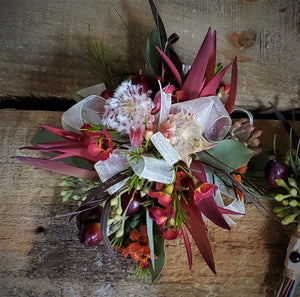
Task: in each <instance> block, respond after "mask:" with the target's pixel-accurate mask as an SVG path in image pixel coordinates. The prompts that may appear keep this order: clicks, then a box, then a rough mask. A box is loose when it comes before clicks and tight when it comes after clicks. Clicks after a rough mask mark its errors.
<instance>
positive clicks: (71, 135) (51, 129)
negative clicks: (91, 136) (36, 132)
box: [40, 124, 80, 140]
mask: <svg viewBox="0 0 300 297" xmlns="http://www.w3.org/2000/svg"><path fill="white" fill-rule="evenodd" d="M40 127H41V128H44V129H46V130H48V131H49V132H51V133H53V134H55V135H57V136H60V137H62V138H65V139H69V140H71V139H73V140H77V139H78V138H79V137H80V134H79V133H76V132H71V131H68V130H63V129H58V128H55V127H52V126H48V125H43V124H40Z"/></svg>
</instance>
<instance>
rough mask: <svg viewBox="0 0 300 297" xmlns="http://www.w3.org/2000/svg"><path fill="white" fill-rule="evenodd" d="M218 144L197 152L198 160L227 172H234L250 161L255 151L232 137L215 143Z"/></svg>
mask: <svg viewBox="0 0 300 297" xmlns="http://www.w3.org/2000/svg"><path fill="white" fill-rule="evenodd" d="M215 144H216V146H215V147H213V148H211V149H209V150H204V151H202V152H198V153H196V154H195V155H196V160H200V161H201V162H203V163H205V164H208V165H211V166H213V167H216V168H218V169H220V170H223V171H225V172H232V171H234V170H235V169H237V168H240V167H242V166H244V165H246V164H247V163H248V161H249V160H250V158H251V157H252V156H253V154H254V152H253V151H252V150H250V149H248V148H247V147H246V146H244V145H243V144H241V143H240V142H237V141H235V140H231V139H225V140H222V141H219V142H216V143H215Z"/></svg>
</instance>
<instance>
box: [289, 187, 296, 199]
mask: <svg viewBox="0 0 300 297" xmlns="http://www.w3.org/2000/svg"><path fill="white" fill-rule="evenodd" d="M289 193H290V195H291V196H292V197H297V196H298V193H297V190H296V189H295V188H292V189H290V192H289Z"/></svg>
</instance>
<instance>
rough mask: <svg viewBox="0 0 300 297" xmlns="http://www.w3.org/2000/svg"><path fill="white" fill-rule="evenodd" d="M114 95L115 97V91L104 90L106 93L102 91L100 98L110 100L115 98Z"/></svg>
mask: <svg viewBox="0 0 300 297" xmlns="http://www.w3.org/2000/svg"><path fill="white" fill-rule="evenodd" d="M113 95H114V91H111V90H104V91H102V93H101V95H100V96H101V97H103V98H104V99H109V98H111V97H113Z"/></svg>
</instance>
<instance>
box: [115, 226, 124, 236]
mask: <svg viewBox="0 0 300 297" xmlns="http://www.w3.org/2000/svg"><path fill="white" fill-rule="evenodd" d="M123 235H124V230H123V228H119V230H118V231H117V232H116V238H120V237H122V236H123Z"/></svg>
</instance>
